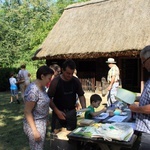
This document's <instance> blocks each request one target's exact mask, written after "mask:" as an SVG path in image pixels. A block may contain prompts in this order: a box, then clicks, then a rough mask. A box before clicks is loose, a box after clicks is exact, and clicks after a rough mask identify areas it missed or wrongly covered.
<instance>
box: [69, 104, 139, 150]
mask: <svg viewBox="0 0 150 150" xmlns="http://www.w3.org/2000/svg"><path fill="white" fill-rule="evenodd" d="M108 109H115V108H114V107H109V108H108ZM127 115H128V117H127V118H126V119H125V120H123V122H130V121H131V120H132V114H131V111H127ZM110 118H111V117H107V118H106V119H104V120H97V119H94V121H95V122H102V123H111V122H109V121H108V120H109V119H110ZM67 137H68V139H69V141H71V142H74V143H76V144H75V145H78V143H79V142H87V143H94V144H97V145H98V146H99V147H100V148H101V150H120V149H121V148H131V147H132V146H133V144H134V142H135V141H136V139H137V135H135V134H133V135H132V137H131V140H130V141H129V142H125V141H117V140H112V141H106V140H104V139H103V138H88V137H83V136H81V135H77V134H74V133H73V131H72V132H71V133H69V134H68V135H67ZM77 150H80V145H79V146H77Z"/></svg>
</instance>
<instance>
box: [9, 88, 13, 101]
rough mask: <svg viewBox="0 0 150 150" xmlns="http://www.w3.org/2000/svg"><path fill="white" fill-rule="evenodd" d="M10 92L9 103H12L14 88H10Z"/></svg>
mask: <svg viewBox="0 0 150 150" xmlns="http://www.w3.org/2000/svg"><path fill="white" fill-rule="evenodd" d="M10 93H11V96H10V102H9V103H12V102H13V101H14V100H13V99H14V98H13V97H14V90H11V91H10Z"/></svg>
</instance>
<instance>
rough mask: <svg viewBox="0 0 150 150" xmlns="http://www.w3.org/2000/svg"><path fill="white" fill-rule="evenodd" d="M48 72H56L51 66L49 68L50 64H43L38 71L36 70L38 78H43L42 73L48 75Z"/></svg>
mask: <svg viewBox="0 0 150 150" xmlns="http://www.w3.org/2000/svg"><path fill="white" fill-rule="evenodd" d="M48 74H52V75H53V74H54V71H53V70H52V69H51V68H49V67H48V66H45V65H44V66H41V67H40V68H39V69H38V70H37V72H36V78H37V79H40V80H41V75H44V76H46V75H48Z"/></svg>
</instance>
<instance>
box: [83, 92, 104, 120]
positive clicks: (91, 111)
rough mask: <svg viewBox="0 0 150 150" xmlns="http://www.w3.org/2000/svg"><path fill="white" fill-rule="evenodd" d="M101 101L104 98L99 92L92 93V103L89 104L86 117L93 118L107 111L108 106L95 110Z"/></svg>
mask: <svg viewBox="0 0 150 150" xmlns="http://www.w3.org/2000/svg"><path fill="white" fill-rule="evenodd" d="M101 102H102V98H101V97H100V96H99V95H98V94H93V95H91V97H90V104H91V105H90V106H88V108H89V110H88V111H86V112H85V115H84V117H85V119H92V118H93V117H96V116H98V115H100V114H101V113H103V112H105V111H106V108H105V107H104V108H103V109H102V110H100V111H97V112H95V109H94V108H98V107H99V106H100V103H101Z"/></svg>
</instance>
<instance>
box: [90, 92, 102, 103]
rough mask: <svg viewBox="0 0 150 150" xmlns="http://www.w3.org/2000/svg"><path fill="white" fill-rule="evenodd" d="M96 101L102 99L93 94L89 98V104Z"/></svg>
mask: <svg viewBox="0 0 150 150" xmlns="http://www.w3.org/2000/svg"><path fill="white" fill-rule="evenodd" d="M97 101H100V102H101V101H102V98H101V97H100V96H99V95H98V94H93V95H91V97H90V103H92V102H97Z"/></svg>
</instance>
